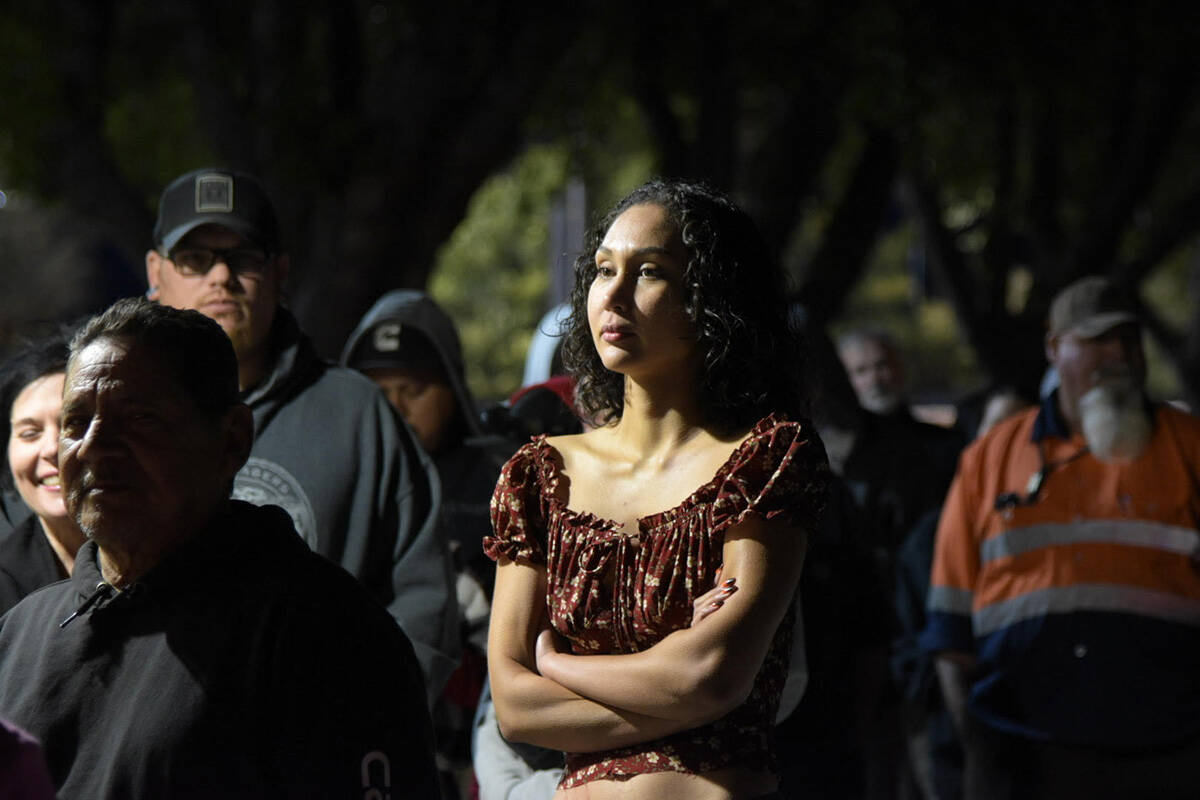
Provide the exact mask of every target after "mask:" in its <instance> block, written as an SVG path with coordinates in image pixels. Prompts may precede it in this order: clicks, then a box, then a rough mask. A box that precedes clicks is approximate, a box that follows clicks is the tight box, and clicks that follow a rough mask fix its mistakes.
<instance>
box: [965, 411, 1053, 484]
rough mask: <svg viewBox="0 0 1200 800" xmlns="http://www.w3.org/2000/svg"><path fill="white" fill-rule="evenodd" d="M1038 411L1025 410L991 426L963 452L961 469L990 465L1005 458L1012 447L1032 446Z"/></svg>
mask: <svg viewBox="0 0 1200 800" xmlns="http://www.w3.org/2000/svg"><path fill="white" fill-rule="evenodd" d="M1038 413H1039V409H1038V408H1037V407H1033V408H1027V409H1025V410H1023V411H1019V412H1017V413H1016V414H1013V415H1012V416H1010V417H1007V418H1005V419H1003V420H1001V421H1000V422H997V423H996V424H995V425H993V426H992V427H991V428H990V429H989V430H988V431H987V432H986V433H984V434H983V435H982V436H980V437H979V438H977V439H976V440H975V441H973V442H971V443H970V444H968V445H967V446H966V448H965V449H964V450H963V455H962V465H963V466H962V468H963V469H966V468H971V467H974V466H978V465H979V464H980V463H984V462H986V463H990V462H992V461H996V460H999V459H1002V458H1004V457H1006V455H1007V454H1009V453H1011V452H1012V450H1013V448H1014V447H1017V448H1023V447H1024V446H1026V445H1028V446H1030V447H1032V446H1033V427H1034V423H1035V422H1036V421H1037V416H1038Z"/></svg>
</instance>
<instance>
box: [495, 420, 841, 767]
mask: <svg viewBox="0 0 1200 800" xmlns="http://www.w3.org/2000/svg"><path fill="white" fill-rule="evenodd" d="M560 468H561V462H560V460H559V456H558V452H557V451H556V450H555V449H554V448H553V447H552V446H551V445H549V444H547V442H546V437H545V436H540V437H537V438H536V439H534V440H533V441H531V442H530V443H528V444H526V445H525V446H524V447H522V448H521V449H520V450H518V451H517V453H516V454H515V455H514V456H513V457H512V458H511V459H510V460H509V462H508V463H507V464H506V465H505V466H504V469H503V471H502V472H501V473H500V480H499V483H497V485H496V492H495V494H494V495H493V497H492V528H493V531H494V533H495V535H494V536H489V537H485V538H484V542H483V545H484V550H485V551H486V552H487V554H488V555H489V556H490V557H492V558H494V559H496V558H500V557H501V556H504V557H506V558H508V559H511V560H516V561H524V562H526V563H531V564H544V565H545V566H546V571H547V576H548V581H547V583H548V586H547V592H546V602H547V605H548V606H549V608H550V619H551V624H552V625H553V626H554V628H555V630H557V631H558V632H559V633H560V634H562V635H563V636H564V637H565V638H566V639H568V640H569V641H570V642H571V649H572V652H574V653H576V654H581V655H582V654H618V653H634V652H638V651H641V650H644V649H646V648H648V647H650V646H651V645H653V644H654V643H656V642H658V641H659V640H660V639H662V638H663V637H665V636H666V635H667V634H669V633H671V632H672V631H675V630H679V629H681V628H686V627H688V625H689V624H690V623H691V618H692V602H693V600H695V598H697V597H699V596H700V595H702V594H704V593H705V592H707V591H708V590H709V589H711V588H712V587H713V582H714V579H715V574H716V569H717V567H719V566H720V565H721V554H722V547H723V544H724V539H725V531H726V530H728V529H729V528H730V527H731V526H733V525H736V524H737V523H738V522H740V521H742V520H743V519H745V517H746V516H747V515H749V514H752V513H754V514H760V515H761V516H763V517H766V518H768V519H771V518H776V517H780V518H782V519H784V520H786V521H788V522H789V523H791V524H792V525H795V526H797V527H799V528H800V529H802V530H805V531H808V532H810V533H811V532H813V531H814V528H815V526H816V524H817V521H818V519H819V517H820V513H821V511H822V510H823V508H824V505H825V498H826V494H827V492H828V482H829V468H828V465H827V462H826V459H825V451H824V448H823V447H822V445H821V443H820V440H819V439H818V438H817V437H816V434H815V432H814V431H813V429H812V428H811V426H810V425H809V424H808V423H800V422H789V421H786V420H780V419H777V418H776V417H775V416H769V417H766V418H765V419H763V420H761V421H760V422H759V423H758V424H757V425H755V426H754V430H753V431H752V432H751V434H750V436H749V437H747V439H746V440H745V441H744V442H742V444H741V445H739V446H738V448H737V449H736V450H734V452H733V454H732V455H730V457H729V459H728V460H727V461H726V462H725V463H724V464H723V465H722V466H721V468H720V469H718V470H717V473H716V475H714V476H713V479H712V480H710V481H709V482H708V483H706V484H704V485H703V486H701V487H700V488H699V489H697V490H696V491H695V492H693V493H692V495H691V496H690V497H688V498H687V499H686V500H684V501H683V502H682V503H680V504H679V505H678V506H676V507H675V508H672V509H670V510H668V511H663V512H660V513H657V514H651V515H650V516H648V517H643V518H642V519H640V520H638V531H637V532H636V533H626V532H624V531H622V530H620V529H619V528H618V526H617V524H616V523H615V522H613V521H611V520H606V519H601V518H599V517H597V516H595V515H594V514H589V513H583V512H578V511H573V510H571V509H570V508H568V507H567V506H566V505H565V503H564V502H563V501H562V499H561V498H562V496H563V494H564V493H565V492H564V491H563V490H561V489H560V485H559V484H560V480H561V474H560ZM793 614H794V611H791V610H789V611H788V613H787V615H786V616H785V618H784V619H783V620H782V621H781V622H780V624H779V628H778V629H777V630H776V632H775V638H774V640H773V641H772V643H771V647H770V649H769V651H768V653H767V657H766V660H765V661H764V662H763V666H762V668H761V669H760V670H759V673H758V676H757V677H756V678H755V682H754V688H753V690H752V691H751V693H750V697H749V698H748V699H747V700H746V702H745V703H743V704H742V705H741V706H739V707H738V708H736V709H734V710H733V711H731V712H730V713H729V714H727V715H725V716H724V717H722V718H721V719H718V720H716V721H715V722H712V723H709V724H707V725H703V726H701V727H699V728H693V729H691V730H686V731H682V732H680V733H676V734H673V735H671V736H667V737H665V738H662V739H657V740H655V741H650V742H645V743H643V744H639V745H633V746H630V747H624V748H620V749H618V750H607V751H602V752H595V753H568V754H567V770H566V773H565V775H564V776H563V780H562V783H561V784H560V785H561V786H562V787H563V788H570V787H573V786H579V785H581V784H584V783H587V782H588V781H593V780H600V779H610V780H621V779H627V778H631V777H633V776H635V775H640V774H643V773H648V772H664V771H675V772H685V773H701V772H710V771H713V770H719V769H725V768H728V767H731V766H734V765H736V766H740V767H744V768H747V769H750V770H753V771H765V772H776V771H777V770H776V765H775V754H774V751H773V747H772V741H771V732H772V728H773V726H774V721H775V712H776V710H777V708H778V706H779V696H780V693H781V692H782V690H783V682H784V678H785V677H786V673H787V666H788V664H787V661H788V653H789V651H790V647H791V637H792V628H793V622H794V620H793Z"/></svg>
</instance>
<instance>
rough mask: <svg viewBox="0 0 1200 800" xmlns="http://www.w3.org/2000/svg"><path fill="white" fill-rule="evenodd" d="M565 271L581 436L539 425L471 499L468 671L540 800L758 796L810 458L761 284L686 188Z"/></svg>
mask: <svg viewBox="0 0 1200 800" xmlns="http://www.w3.org/2000/svg"><path fill="white" fill-rule="evenodd" d="M585 253H586V255H585V256H583V257H581V258H580V259H579V261H578V262H577V263H576V271H575V279H576V284H575V288H574V291H573V293H572V315H571V318H570V320H569V321H568V323H567V324H568V327H569V332H568V334H567V353H566V361H567V364H568V367H569V368H570V369H571V370H572V371H573V373H574V374H575V375H576V377H577V378H578V380H579V389H578V392H577V396H578V397H579V400H580V403H581V405H582V406H583V411H584V412H585V414H586V415H587V416H588V417H589V418H590V420H591V422H592V423H593V425H594V426H595V427H594V428H593V429H592V430H590V431H588V432H586V433H583V434H578V435H573V436H556V437H550V438H547V437H544V436H543V437H538V438H537V439H535V440H534V441H533V442H531V443H530V444H528V445H526V446H525V447H523V448H522V449H521V450H519V451H518V452H517V454H516V455H515V456H513V458H512V459H511V460H510V461H509V462H508V464H507V465H506V466H505V468H504V470H503V472H502V474H501V477H500V481H499V483H498V484H497V487H496V492H495V495H494V497H493V500H492V524H493V528H494V536H492V537H489V538H488V539H487V540H485V549H486V550H487V552H488V554H489V555H491V556H492V557H493V558H495V559H496V560H497V562H498V567H497V571H496V588H495V593H494V595H493V602H492V621H491V625H490V628H489V630H490V639H489V646H488V664H489V673H490V677H491V683H492V692H493V696H494V699H495V708H496V716H497V720H498V722H499V725H500V729H501V731H502V733H503V734H504V735H505V737H506V738H508V739H510V740H514V741H522V742H528V743H531V744H536V745H540V746H542V747H553V748H558V749H561V750H564V751H566V753H567V769H566V773H565V775H564V777H563V780H562V783H561V784H560V786H559V791H558V794H557V795H556V797H557V798H559V800H566V799H567V798H584V797H586V798H589V800H605V799H606V798H616V797H621V798H658V797H688V798H698V799H699V800H744V799H749V798H766V797H779V796H780V795H779V794H778V775H777V765H776V762H775V755H774V753H773V750H772V746H771V727H772V725H773V722H774V717H775V712H776V709H777V708H778V705H779V700H780V693H781V690H782V687H783V682H784V675H785V673H786V671H787V666H788V665H787V658H788V652H789V649H790V639H791V633H792V629H793V614H794V606H793V603H792V599H793V596H794V594H795V591H796V586H797V583H798V581H799V577H800V569H801V565H802V563H803V560H804V552H805V548H806V542H807V537H808V535H809V534H810V533H811V532H812V531H813V530H814V529H815V526H816V525H817V523H818V520H819V518H820V514H821V511H822V509H823V506H824V503H825V494H826V491H827V484H828V466H827V464H826V461H825V454H824V449H823V447H822V446H821V442H820V440H819V439H818V438H817V436H816V434H815V432H814V431H813V429H812V427H811V425H810V424H809V423H808V422H807V421H805V420H803V419H802V418H801V417H800V415H799V412H800V411H801V408H802V391H801V388H800V385H799V380H798V370H797V367H796V363H795V351H796V348H795V345H794V342H793V341H792V337H791V335H790V332H789V329H788V326H787V324H786V321H785V320H786V315H785V308H784V296H785V295H784V292H783V287H782V283H783V281H782V276H781V274H780V271H779V269H778V268H777V267H776V265H775V264H774V262H773V261H771V260H770V259H769V258H768V257H767V254H766V252H765V249H764V247H763V245H762V242H761V240H760V239H759V237H758V234H757V231H756V230H755V228H754V225H753V223H752V222H751V221H750V219H749V218H748V217H747V216H746V215H745V214H744V213H743V212H742V211H741V210H740V209H738V208H737V206H735V205H734V204H733V203H732V202H731V201H729V200H728V199H727V198H725V197H724V196H722V195H720V194H718V193H717V192H715V191H713V190H711V189H709V188H707V187H704V186H701V185H696V184H690V183H683V182H654V183H651V184H647V185H646V186H643V187H642V188H640V189H638V190H636V191H635V192H633V194H631V195H630V196H628V197H626V198H625V199H624V200H622V201H621V202H620V203H618V205H617V206H616V208H614V209H613V211H612V212H610V213H609V214H608V216H607V217H605V218H604V220H602V222H601V223H600V225H599V226H598V227H597V228H596V230H595V231H594V232H593V233H592V235H591V237H590V238H589V240H588V242H587V244H586V249H585Z"/></svg>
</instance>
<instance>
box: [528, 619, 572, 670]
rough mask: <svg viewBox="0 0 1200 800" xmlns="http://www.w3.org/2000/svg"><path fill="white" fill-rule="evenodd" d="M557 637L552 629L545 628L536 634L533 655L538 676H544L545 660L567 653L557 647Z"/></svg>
mask: <svg viewBox="0 0 1200 800" xmlns="http://www.w3.org/2000/svg"><path fill="white" fill-rule="evenodd" d="M559 641H560V640H559V636H558V634H557V633H555V631H554V629H553V628H550V627H546V628H543V629H542V632H541V633H539V634H538V637H537V643H536V644H535V645H534V649H533V653H534V659H535V663H536V665H537V670H538V673H539V674H543V675H544V674H545V672H546V670H545V665H546V660H547V659H549V658H552V657H554V656H556V655H558V654H559V653H563V652H568V651H567V650H565V649H564V648H563V647H560V645H559Z"/></svg>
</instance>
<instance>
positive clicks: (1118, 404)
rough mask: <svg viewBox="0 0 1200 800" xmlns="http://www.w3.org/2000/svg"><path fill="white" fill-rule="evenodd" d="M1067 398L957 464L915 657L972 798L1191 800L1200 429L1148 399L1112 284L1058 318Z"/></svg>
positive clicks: (1057, 305) (1054, 332)
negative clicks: (921, 650)
mask: <svg viewBox="0 0 1200 800" xmlns="http://www.w3.org/2000/svg"><path fill="white" fill-rule="evenodd" d="M1046 357H1047V359H1048V360H1049V362H1050V363H1051V364H1052V365H1053V366H1054V367H1055V368H1057V370H1058V373H1059V376H1060V380H1061V382H1060V385H1059V387H1058V389H1057V390H1055V391H1054V392H1053V393H1052V394H1051V395H1050V396H1049V397H1048V398H1047V399H1046V401H1045V402H1044V403H1043V405H1042V406H1041V408H1040V409H1039V408H1035V409H1030V410H1029V411H1027V412H1024V413H1021V414H1018V415H1016V416H1015V417H1012V418H1010V419H1008V420H1005V421H1004V422H1001V423H999V424H997V425H996V426H995V427H994V428H992V429H991V430H990V431H989V432H988V433H987V434H985V435H984V436H982V437H981V438H980V439H978V440H976V442H975V443H974V444H972V445H971V446H970V447H969V448H967V450H966V451H965V452H964V453H963V456H962V459H961V461H960V464H959V468H958V473H957V475H956V476H955V479H954V483H953V484H952V485H951V487H950V493H949V496H948V497H947V499H946V503H945V505H944V506H943V509H942V517H941V521H940V524H939V526H938V532H937V546H936V550H935V555H934V564H933V573H932V589H931V591H930V596H929V623H928V626H927V628H926V630H925V632H924V635H923V644H924V646H925V647H926V648H927V649H928V650H930V651H932V652H934V653H935V654H936V656H937V664H938V673H939V678H940V679H941V682H942V689H943V692H944V694H945V695H946V698H947V702H948V705H949V706H950V708H951V711H952V712H954V713H955V714H956V717H957V720H958V721H959V722H960V727H961V730H962V732H963V735H964V743H965V745H966V751H967V768H966V792H965V796H966V797H967V798H969V799H972V800H973V799H974V798H993V797H995V798H1018V797H1019V798H1026V797H1156V798H1165V797H1193V796H1195V793H1196V783H1195V778H1194V775H1193V772H1194V769H1193V765H1194V764H1195V763H1196V760H1197V759H1200V690H1198V688H1197V687H1200V681H1197V675H1200V572H1198V571H1197V561H1196V555H1197V553H1200V534H1198V533H1197V527H1198V526H1200V483H1198V480H1200V420H1198V419H1197V418H1196V417H1193V416H1191V415H1190V414H1186V413H1184V412H1182V411H1179V410H1177V409H1175V408H1173V407H1171V406H1169V405H1166V404H1155V403H1151V402H1150V401H1149V400H1148V399H1147V398H1146V396H1145V392H1144V385H1145V374H1146V367H1145V357H1144V355H1143V351H1142V341H1141V327H1140V323H1139V320H1138V316H1137V313H1136V311H1135V309H1134V307H1133V305H1132V303H1131V302H1130V300H1129V297H1128V295H1127V294H1124V293H1123V292H1121V291H1120V290H1119V289H1118V287H1115V286H1114V285H1113V284H1111V283H1110V282H1109V281H1108V280H1106V279H1104V278H1101V277H1089V278H1084V279H1082V280H1080V281H1077V282H1076V283H1073V284H1071V285H1070V286H1067V287H1066V288H1065V289H1063V290H1062V292H1061V293H1059V295H1058V296H1057V297H1056V298H1055V299H1054V302H1053V303H1052V305H1051V308H1050V316H1049V320H1048V333H1047V335H1046Z"/></svg>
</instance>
